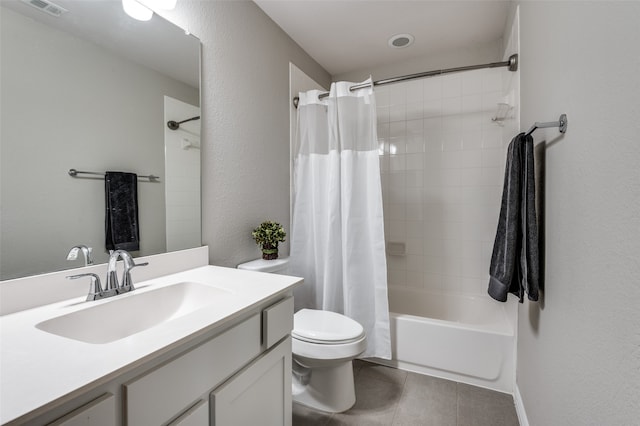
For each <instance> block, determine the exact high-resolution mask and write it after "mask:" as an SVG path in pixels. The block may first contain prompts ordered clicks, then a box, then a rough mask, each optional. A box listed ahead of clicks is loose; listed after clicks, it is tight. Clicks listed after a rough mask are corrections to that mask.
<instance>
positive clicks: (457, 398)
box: [456, 382, 460, 426]
mask: <svg viewBox="0 0 640 426" xmlns="http://www.w3.org/2000/svg"><path fill="white" fill-rule="evenodd" d="M458 386H460V383H458V382H456V426H458V425H459V424H460V389H458Z"/></svg>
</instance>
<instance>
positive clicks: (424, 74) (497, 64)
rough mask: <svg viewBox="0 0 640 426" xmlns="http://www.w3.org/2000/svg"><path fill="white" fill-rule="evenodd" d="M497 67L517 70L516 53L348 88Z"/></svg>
mask: <svg viewBox="0 0 640 426" xmlns="http://www.w3.org/2000/svg"><path fill="white" fill-rule="evenodd" d="M499 67H508V68H509V71H517V70H518V54H517V53H514V54H513V55H511V56H509V60H507V61H503V62H492V63H490V64H481V65H469V66H466V67H456V68H447V69H443V70H434V71H426V72H420V73H417V74H408V75H402V76H400V77H392V78H387V79H384V80H378V81H374V82H373V83H363V84H356V85H354V86H351V87H350V88H349V90H350V91H352V92H353V91H354V90H358V89H364V88H365V87H371V86H372V85H373V86H384V85H385V84H391V83H398V82H400V81H405V80H414V79H416V78H423V77H434V76H436V75H443V74H450V73H454V72H461V71H472V70H480V69H484V68H499ZM327 96H329V92H324V93H321V94H319V95H318V99H323V98H326V97H327ZM299 101H300V98H299V97H298V96H296V97H295V98H293V106H295V107H296V108H298V102H299Z"/></svg>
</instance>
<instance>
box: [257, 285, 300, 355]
mask: <svg viewBox="0 0 640 426" xmlns="http://www.w3.org/2000/svg"><path fill="white" fill-rule="evenodd" d="M291 330H293V297H291V296H289V297H287V298H286V299H283V300H281V301H279V302H278V303H275V304H273V305H271V306H269V307H268V308H266V309H264V310H263V311H262V342H263V343H264V345H265V348H266V349H268V348H270V347H271V346H273V345H275V344H276V343H278V342H279V341H280V339H282V338H283V337H284V336H286V335H287V334H289V333H291Z"/></svg>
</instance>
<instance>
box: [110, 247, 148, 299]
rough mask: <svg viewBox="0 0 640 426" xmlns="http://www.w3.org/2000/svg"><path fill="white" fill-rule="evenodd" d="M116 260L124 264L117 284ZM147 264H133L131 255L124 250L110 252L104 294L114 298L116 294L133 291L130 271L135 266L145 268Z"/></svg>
mask: <svg viewBox="0 0 640 426" xmlns="http://www.w3.org/2000/svg"><path fill="white" fill-rule="evenodd" d="M118 258H121V259H122V261H123V262H124V272H123V273H122V281H121V282H118V276H117V274H116V265H117V262H118ZM148 264H149V262H144V263H135V262H134V261H133V258H132V257H131V255H130V254H129V253H128V252H127V251H126V250H116V251H112V252H111V255H110V256H109V265H108V266H107V283H106V288H105V292H107V293H108V295H109V296H114V295H116V294H122V293H126V292H128V291H133V290H135V287H134V286H133V280H132V279H131V270H132V269H133V268H135V267H136V266H146V265H148ZM107 297H108V296H107Z"/></svg>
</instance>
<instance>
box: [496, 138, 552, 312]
mask: <svg viewBox="0 0 640 426" xmlns="http://www.w3.org/2000/svg"><path fill="white" fill-rule="evenodd" d="M489 275H490V278H489V295H490V296H491V297H493V298H494V299H496V300H498V301H500V302H505V301H506V300H507V294H508V293H513V294H515V295H516V296H518V298H519V299H520V303H522V301H523V299H524V294H525V293H527V295H528V297H529V300H533V301H536V300H538V290H539V275H540V269H539V262H538V224H537V219H536V194H535V170H534V166H533V138H532V137H531V136H526V135H525V134H524V133H520V134H519V135H518V136H516V137H515V138H513V140H512V141H511V143H510V144H509V150H508V152H507V165H506V169H505V175H504V188H503V192H502V205H501V208H500V218H499V220H498V230H497V232H496V239H495V242H494V244H493V254H492V256H491V266H490V268H489Z"/></svg>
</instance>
